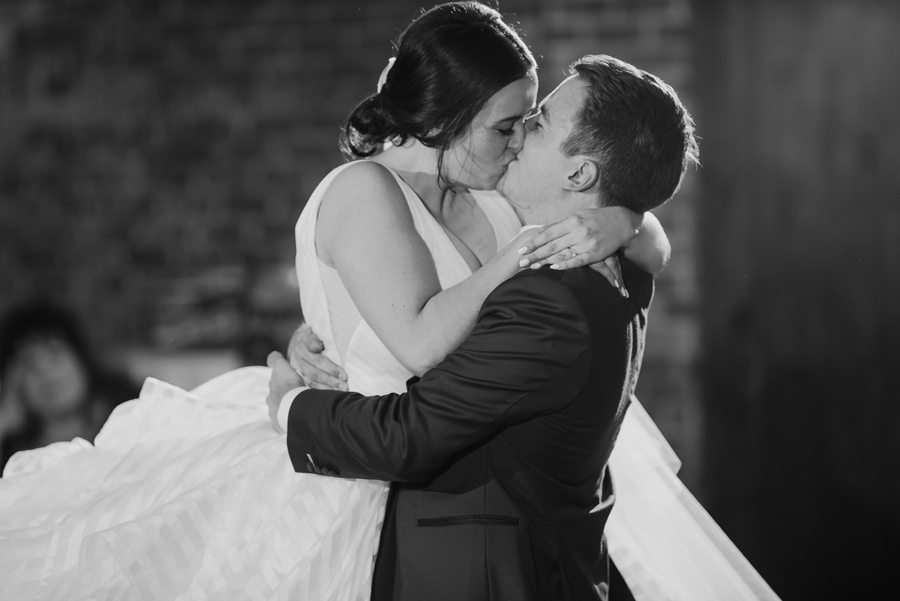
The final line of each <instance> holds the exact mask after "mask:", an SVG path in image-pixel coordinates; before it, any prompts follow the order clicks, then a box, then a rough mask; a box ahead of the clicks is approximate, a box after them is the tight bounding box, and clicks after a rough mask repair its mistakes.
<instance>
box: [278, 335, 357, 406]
mask: <svg viewBox="0 0 900 601" xmlns="http://www.w3.org/2000/svg"><path fill="white" fill-rule="evenodd" d="M324 350H325V345H324V344H323V343H322V341H321V340H320V339H319V337H318V336H316V333H315V332H313V330H312V328H311V327H309V325H308V324H305V323H304V324H301V325H300V327H298V328H297V329H296V330H295V331H294V334H293V335H292V336H291V341H290V342H289V343H288V360H289V361H290V363H291V366H292V367H293V368H294V369H296V370H297V371H298V372H300V375H301V376H303V379H304V380H306V385H307V386H309V387H310V388H328V389H331V390H344V391H346V390H347V372H345V371H344V370H343V369H341V368H340V366H339V365H335V364H334V363H333V362H331V361H330V360H329V359H328V357H326V356H325V355H324V354H322V351H324Z"/></svg>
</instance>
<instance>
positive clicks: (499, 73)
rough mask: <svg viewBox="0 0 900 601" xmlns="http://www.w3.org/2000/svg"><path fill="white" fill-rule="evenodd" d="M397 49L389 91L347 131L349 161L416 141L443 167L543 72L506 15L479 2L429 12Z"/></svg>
mask: <svg viewBox="0 0 900 601" xmlns="http://www.w3.org/2000/svg"><path fill="white" fill-rule="evenodd" d="M394 47H395V48H396V56H395V61H394V63H393V65H392V66H391V68H390V70H389V73H388V76H387V79H386V83H385V84H384V85H383V87H382V88H381V89H380V91H379V92H378V93H375V94H371V95H369V96H367V97H366V98H364V99H363V100H362V101H360V102H359V104H357V105H356V106H355V107H354V109H353V111H352V112H351V113H350V116H349V117H348V118H347V120H346V122H345V123H344V125H343V127H342V130H341V137H340V146H341V151H342V152H343V153H344V155H345V156H346V158H347V159H348V160H353V159H357V158H363V157H369V156H372V155H373V154H375V153H377V152H378V151H380V150H381V148H382V146H383V145H384V143H385V142H387V141H393V142H395V143H398V144H402V143H403V142H405V141H406V140H407V139H409V138H410V137H412V138H415V139H416V140H418V141H419V142H421V143H422V144H424V145H426V146H430V147H436V148H438V149H439V150H440V154H439V158H438V161H439V163H440V162H441V159H442V157H443V152H444V151H445V150H446V149H447V147H449V145H450V144H451V143H452V142H453V141H454V140H456V139H457V138H459V137H460V136H461V135H462V134H463V133H464V132H465V131H466V130H467V129H468V127H469V126H470V125H471V123H472V121H473V119H474V118H475V115H477V114H478V112H479V111H481V109H482V108H483V107H484V105H485V104H486V103H487V101H488V100H489V99H490V98H491V97H492V96H493V95H494V94H496V93H497V92H499V91H500V90H501V89H503V88H504V87H506V86H507V85H509V84H511V83H512V82H514V81H517V80H519V79H522V78H523V77H526V76H528V75H529V73H531V72H532V71H533V70H534V69H535V68H536V64H535V61H534V57H533V56H532V55H531V51H530V50H529V49H528V47H527V46H526V45H525V43H524V42H523V41H522V39H521V38H520V37H519V35H518V34H517V33H516V32H515V31H514V30H513V29H512V28H511V27H510V26H509V25H507V24H506V23H505V22H504V21H503V18H502V16H501V15H500V13H498V12H497V11H496V10H494V9H492V8H490V7H488V6H485V5H483V4H479V3H478V2H448V3H446V4H440V5H438V6H435V7H434V8H432V9H430V10H428V11H425V12H423V13H422V15H421V16H419V17H418V18H417V19H416V20H414V21H413V22H412V23H411V24H410V25H409V26H407V27H406V29H405V30H404V31H403V32H402V33H401V34H400V36H399V37H398V38H397V41H396V42H395V43H394ZM488 59H489V60H488Z"/></svg>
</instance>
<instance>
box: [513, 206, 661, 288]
mask: <svg viewBox="0 0 900 601" xmlns="http://www.w3.org/2000/svg"><path fill="white" fill-rule="evenodd" d="M569 246H572V247H573V248H574V249H575V250H576V251H577V252H578V255H576V256H575V257H572V256H571V254H570V253H569V252H567V250H566V249H567V248H568V247H569ZM619 249H621V250H622V252H623V254H624V255H625V256H626V257H627V258H628V259H629V260H631V261H632V262H634V263H635V264H636V265H637V266H638V267H640V268H641V269H643V270H644V271H646V272H648V273H650V274H652V275H654V276H657V275H659V274H660V273H662V270H663V269H664V268H665V266H666V264H667V263H668V261H669V257H670V256H671V253H672V247H671V246H670V244H669V239H668V237H667V236H666V232H665V230H663V227H662V224H660V222H659V220H658V219H657V218H656V216H655V215H653V213H650V212H649V211H648V212H646V213H635V212H633V211H630V210H628V209H625V208H622V207H604V208H600V209H584V210H581V211H578V212H576V213H575V214H574V215H570V216H569V217H567V218H565V219H563V220H562V221H559V222H557V223H555V224H553V225H551V226H549V227H547V228H545V229H544V230H543V231H542V232H541V233H540V234H538V235H537V236H536V237H534V238H533V239H532V240H531V241H530V242H528V243H527V244H525V245H524V246H523V251H522V253H523V255H524V256H523V257H522V261H523V262H522V265H523V266H527V265H533V264H535V263H541V264H543V263H550V264H553V265H556V266H557V268H558V269H570V268H572V267H581V266H584V265H589V264H596V263H599V262H600V261H602V260H603V259H605V258H607V257H609V256H611V255H612V254H613V253H615V252H616V251H618V250H619Z"/></svg>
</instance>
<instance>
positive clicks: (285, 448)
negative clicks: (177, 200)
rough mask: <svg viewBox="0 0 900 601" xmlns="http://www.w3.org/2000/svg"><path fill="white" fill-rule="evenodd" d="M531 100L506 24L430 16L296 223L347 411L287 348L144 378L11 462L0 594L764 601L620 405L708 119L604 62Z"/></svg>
mask: <svg viewBox="0 0 900 601" xmlns="http://www.w3.org/2000/svg"><path fill="white" fill-rule="evenodd" d="M536 96H537V64H536V61H535V60H534V57H533V56H532V54H531V52H530V50H529V49H528V47H527V46H526V45H525V44H524V42H523V41H522V40H521V38H520V37H519V36H518V34H516V32H515V31H514V30H513V29H512V28H511V27H509V25H508V24H506V23H505V22H504V21H503V19H502V16H501V15H500V14H499V13H498V12H497V11H496V10H493V9H490V8H488V7H486V6H484V5H482V4H479V3H476V2H451V3H446V4H441V5H438V6H436V7H434V8H432V9H431V10H428V11H425V12H424V13H423V14H422V15H421V16H420V17H418V18H417V19H416V20H415V21H413V23H412V24H410V25H409V26H408V27H407V28H406V29H405V30H404V32H403V33H402V34H401V35H400V37H399V38H398V41H397V44H396V55H395V60H393V61H391V62H390V63H389V67H388V68H387V69H386V70H385V72H384V73H383V74H382V77H381V78H380V80H379V85H378V90H377V92H376V93H375V94H372V95H371V96H369V97H368V98H366V99H364V100H363V101H362V102H361V103H360V104H359V105H358V106H357V107H356V108H354V110H353V112H352V113H351V115H350V117H349V118H348V121H347V123H346V125H345V127H344V129H343V134H342V138H341V144H342V150H344V151H345V154H346V155H347V157H348V158H349V159H351V160H350V162H348V163H347V164H345V165H342V166H340V167H337V168H336V169H334V170H333V171H332V172H331V173H329V174H328V175H327V176H326V177H325V178H324V179H323V180H322V182H321V183H320V185H319V186H318V187H317V188H316V190H315V191H314V192H313V194H312V196H311V197H310V198H309V200H308V201H307V203H306V206H305V208H304V209H303V211H302V213H301V215H300V218H299V220H298V221H297V225H296V230H295V235H296V244H297V256H296V263H297V276H298V281H299V287H300V296H301V304H302V308H303V314H304V318H305V319H306V321H307V323H308V324H309V326H311V328H312V330H313V331H314V332H315V333H316V335H317V336H318V337H319V338H321V342H322V343H324V352H323V353H322V356H324V357H325V358H327V359H329V360H330V361H331V362H333V363H334V364H339V365H341V367H342V368H343V369H344V370H345V371H346V375H347V382H346V386H347V387H349V388H351V389H352V390H354V391H355V392H352V393H351V392H347V391H342V390H331V391H329V390H322V389H310V390H302V391H298V390H295V388H296V387H298V386H300V385H302V383H303V382H302V380H301V378H300V376H299V375H298V374H297V373H296V372H295V371H293V369H292V367H291V365H290V364H288V363H287V362H286V360H285V359H284V358H283V357H281V356H279V355H277V354H273V355H271V356H270V362H271V367H272V369H271V370H270V369H267V368H263V367H258V366H257V367H245V368H241V369H238V370H234V371H232V372H228V373H226V374H223V375H221V376H219V377H217V378H215V379H213V380H211V381H209V382H207V383H205V384H203V385H201V386H199V387H198V388H196V389H194V390H193V391H191V392H187V391H184V390H181V389H178V388H177V387H174V386H172V385H169V384H166V383H164V382H159V381H158V380H152V379H148V381H147V383H145V385H144V389H143V390H142V392H141V396H140V398H139V399H136V400H134V401H129V402H127V403H125V404H124V405H122V406H121V407H120V408H118V409H117V410H116V412H115V413H114V414H113V415H112V416H111V417H110V419H109V420H108V421H107V423H106V424H105V425H104V427H103V430H102V431H101V432H100V434H98V436H97V438H96V440H95V441H94V445H93V446H91V445H90V444H87V443H84V441H81V443H78V442H77V441H75V442H73V443H64V444H61V445H60V446H50V447H45V448H43V449H38V450H35V451H30V452H28V453H27V454H25V453H20V454H17V455H15V456H13V458H12V459H11V460H10V462H9V464H8V465H7V468H6V471H5V473H4V477H3V478H0V597H3V598H41V599H47V600H56V599H73V598H78V599H98V598H104V599H107V598H108V599H113V598H115V599H119V598H121V599H124V598H145V599H188V598H192V599H197V598H202V599H229V600H230V599H285V600H287V599H310V600H312V599H315V600H317V601H318V600H323V601H332V600H333V601H338V600H344V599H352V600H365V599H368V598H370V596H371V598H372V599H374V600H376V601H381V600H383V599H417V600H418V599H438V600H440V599H471V600H477V599H493V600H498V599H499V600H502V599H516V600H522V599H535V600H538V599H541V600H544V599H548V600H549V599H554V600H556V599H571V600H581V599H591V600H596V599H607V598H611V599H613V600H614V601H616V600H617V599H620V598H627V597H628V595H629V594H631V595H633V596H634V598H635V599H637V601H657V600H659V599H674V600H679V601H681V600H685V601H686V600H690V601H720V600H722V599H728V600H729V601H732V600H733V601H745V600H746V601H749V600H751V599H776V597H775V596H774V594H772V593H771V590H770V589H768V587H767V586H766V585H765V582H764V581H762V580H761V579H760V578H759V576H758V574H756V573H755V571H754V570H753V568H752V566H750V565H749V564H747V563H746V560H744V559H743V557H742V556H741V555H740V553H739V552H738V551H737V550H736V549H734V547H733V545H731V544H730V541H728V540H727V537H725V536H724V534H722V533H721V531H720V530H717V527H716V526H715V524H714V522H713V521H712V520H711V519H710V518H709V516H708V515H706V514H705V512H703V509H702V508H701V507H699V506H697V505H696V501H694V500H693V497H691V496H690V493H688V492H687V491H686V490H685V489H684V488H683V485H681V483H680V482H679V481H678V479H677V476H675V473H674V471H673V467H672V464H671V461H670V455H669V454H668V453H667V452H665V449H666V448H667V447H666V445H665V441H664V440H663V439H661V436H660V435H659V434H658V432H656V431H655V427H654V426H653V424H652V421H651V420H650V419H649V417H647V416H646V413H642V412H643V409H642V407H641V406H640V403H639V402H637V401H636V399H635V398H634V397H633V396H632V394H631V393H632V392H633V389H634V385H635V382H636V380H637V376H638V372H639V369H640V363H641V357H642V351H643V344H644V332H645V329H646V324H647V321H646V320H647V310H648V307H649V304H650V300H651V297H652V293H653V280H652V275H651V274H655V273H658V272H659V270H661V269H662V265H663V264H664V263H665V260H666V258H667V255H668V240H667V239H666V238H665V233H664V232H662V229H661V227H660V226H659V223H658V221H656V220H655V218H654V217H653V216H652V214H651V213H650V212H649V210H650V209H652V208H653V207H656V206H658V205H660V204H661V203H663V202H665V201H667V200H668V199H669V198H671V196H672V195H673V194H674V193H675V191H676V190H677V188H678V185H679V183H680V181H681V178H682V175H683V173H684V171H685V169H686V168H687V167H688V166H689V165H691V164H693V163H694V162H695V161H696V152H697V147H696V141H695V139H694V135H693V123H692V121H691V118H690V116H689V115H688V113H687V111H686V110H685V109H684V107H683V106H682V104H681V102H680V101H679V100H678V97H677V95H676V94H675V93H674V91H673V90H672V89H671V88H670V87H669V86H667V85H665V84H664V83H663V82H661V81H660V80H659V79H658V78H656V77H654V76H652V75H650V74H648V73H645V72H643V71H640V70H638V69H636V68H634V67H633V66H631V65H628V64H626V63H624V62H622V61H619V60H616V59H613V58H610V57H606V56H588V57H585V58H584V59H582V60H580V61H578V62H577V63H576V64H575V66H574V70H573V74H572V77H570V78H568V79H567V80H565V81H564V82H563V83H562V84H561V85H560V86H559V87H558V88H557V89H556V90H555V91H554V92H553V93H551V94H550V95H549V96H548V97H547V99H546V100H545V101H544V102H543V103H542V104H541V105H540V107H539V109H537V110H536V111H534V110H532V109H533V107H534V106H535V104H536V102H535V101H536ZM526 117H527V118H526ZM526 129H527V135H526ZM495 189H499V191H500V192H501V193H503V194H504V195H505V196H506V197H508V199H509V200H508V201H507V200H506V199H505V198H503V197H501V196H500V195H498V194H496V193H495V192H492V191H493V190H495ZM573 213H575V214H577V218H574V219H573V218H571V217H566V216H568V215H572V214H573ZM564 217H566V219H562V218H564ZM560 219H562V221H560ZM523 223H525V224H526V225H544V224H552V225H550V227H549V228H547V229H546V230H544V231H543V232H542V233H540V234H538V235H537V236H536V237H534V234H535V232H534V231H531V230H529V231H525V232H522V233H520V229H521V228H522V224H523ZM508 240H512V242H510V243H508V244H507V243H506V241H508ZM523 247H524V248H525V249H526V252H528V253H529V254H528V255H526V257H525V258H524V259H523V257H522V256H521V255H520V252H519V249H520V248H523ZM617 249H621V255H622V257H621V266H619V265H618V264H617V263H616V262H615V261H612V265H611V266H607V267H604V260H605V259H606V257H608V256H610V255H611V254H613V253H614V251H616V250H617ZM522 261H524V262H525V263H526V264H527V263H528V262H529V261H531V262H532V264H534V265H539V264H545V265H546V264H548V263H549V264H550V266H549V267H546V266H545V268H542V269H526V270H522V269H521V267H522V264H521V262H522ZM535 261H537V262H535ZM588 264H591V267H590V268H582V267H583V266H585V265H588ZM573 267H578V268H577V269H571V268H573ZM620 270H621V272H620ZM623 283H624V284H625V285H626V286H627V292H625V291H624V290H625V287H624V286H623V285H622V284H623ZM293 348H295V347H292V349H293ZM291 358H292V362H293V363H294V364H295V365H297V366H298V368H299V369H301V371H303V373H304V375H305V376H306V380H307V382H310V381H315V380H316V379H317V378H320V377H321V376H319V375H317V374H316V373H315V371H309V370H306V368H305V367H303V366H304V365H310V364H319V365H321V364H322V357H318V356H316V357H314V356H312V355H303V353H302V350H301V351H300V353H299V355H298V354H295V353H292V357H291ZM416 375H417V376H420V377H413V376H416ZM338 388H340V386H338ZM403 390H406V392H403ZM267 397H268V398H267ZM266 398H267V402H266V401H265V400H264V399H266ZM267 411H268V413H267ZM270 422H273V423H274V424H275V428H273V427H272V424H271V423H270ZM276 429H280V430H285V431H286V432H287V436H286V437H285V436H284V435H283V434H281V433H279V432H277V431H276ZM285 438H286V440H285ZM82 443H83V444H82ZM321 475H331V476H334V477H321ZM389 482H390V483H391V484H388V483H389ZM614 501H615V504H614V503H613V502H614ZM692 503H693V504H692ZM607 542H608V553H607ZM607 555H608V557H609V559H611V560H612V564H614V565H615V567H616V568H618V571H619V572H620V573H621V576H622V578H623V579H624V583H621V584H622V586H619V587H617V586H616V581H614V580H613V581H612V582H613V585H612V586H610V582H611V581H610V578H609V573H610V572H609V570H610V568H609V567H608V566H609V564H610V562H609V560H608V557H607ZM626 585H627V586H626Z"/></svg>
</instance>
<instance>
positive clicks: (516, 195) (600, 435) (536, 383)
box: [269, 56, 696, 601]
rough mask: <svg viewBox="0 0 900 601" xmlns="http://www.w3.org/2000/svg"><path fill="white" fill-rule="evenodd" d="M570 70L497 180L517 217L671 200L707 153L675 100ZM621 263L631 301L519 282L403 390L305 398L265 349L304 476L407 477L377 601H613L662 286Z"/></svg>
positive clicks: (574, 276) (627, 81) (500, 291)
mask: <svg viewBox="0 0 900 601" xmlns="http://www.w3.org/2000/svg"><path fill="white" fill-rule="evenodd" d="M573 73H574V75H573V76H572V77H570V78H569V79H567V80H565V81H564V82H563V83H562V84H561V85H560V86H559V87H558V88H557V89H556V90H554V91H553V92H552V93H551V94H550V95H549V96H548V97H547V98H546V99H545V100H544V102H543V103H542V104H541V108H540V110H539V112H538V114H537V115H535V116H533V117H531V118H529V120H528V121H527V124H528V135H527V137H526V140H525V145H524V147H523V149H522V151H521V153H520V154H519V156H518V158H517V160H516V161H514V162H513V163H511V164H510V166H509V169H508V171H507V173H506V174H505V176H504V179H503V180H501V182H500V188H499V189H500V191H501V192H503V193H504V195H506V196H507V197H508V198H510V199H515V200H514V202H513V204H514V206H515V207H516V211H517V213H518V214H519V216H520V218H521V219H522V220H523V222H524V223H527V224H542V223H552V222H555V221H558V220H560V219H562V218H564V217H566V216H568V215H569V214H571V213H573V212H575V211H576V210H578V209H582V208H593V207H597V206H603V205H614V204H615V205H622V206H626V207H629V208H631V209H632V210H635V211H637V212H643V211H646V210H649V209H652V208H653V207H655V206H658V205H660V204H662V203H663V202H665V201H666V200H668V199H669V198H671V196H672V195H673V194H674V193H675V191H676V189H677V187H678V185H679V183H680V181H681V177H682V174H683V173H684V170H685V167H686V166H687V165H688V164H689V163H691V162H693V161H695V158H696V142H695V141H694V138H693V123H692V121H691V118H690V116H689V115H688V114H687V112H686V111H685V109H684V107H683V106H682V105H681V103H680V101H679V100H678V98H677V96H676V95H675V93H674V91H672V89H671V88H669V87H668V86H666V85H665V84H663V83H662V82H660V81H659V80H658V79H657V78H655V77H653V76H652V75H649V74H647V73H645V72H643V71H639V70H637V69H635V68H634V67H632V66H631V65H628V64H626V63H623V62H621V61H618V60H616V59H613V58H610V57H605V56H588V57H585V58H583V59H581V60H580V61H578V62H577V63H576V64H575V65H574V67H573ZM567 252H568V251H567ZM573 253H574V251H573ZM622 267H623V272H624V275H625V278H626V280H627V282H628V288H629V292H630V297H629V298H623V297H622V296H620V294H619V293H618V292H617V290H616V289H615V288H614V287H613V286H611V285H610V284H609V283H608V282H607V281H606V279H605V278H604V277H603V276H601V275H600V274H598V273H597V272H595V271H593V270H591V269H589V268H578V269H573V270H568V271H555V270H552V269H549V268H544V269H540V270H524V271H522V272H520V273H519V274H517V275H516V276H515V277H513V278H511V279H510V280H508V281H507V282H505V283H503V284H501V285H500V286H498V287H497V289H496V290H494V292H493V293H492V294H491V295H490V296H489V297H488V298H487V300H486V301H485V302H484V305H483V306H482V309H481V312H480V313H479V316H478V321H477V324H476V325H475V328H474V330H473V332H472V334H471V335H470V336H469V338H468V339H467V340H466V341H465V342H464V343H463V344H462V345H461V346H460V347H459V348H458V349H457V350H456V351H454V352H453V353H451V354H450V355H448V356H447V357H446V358H445V359H444V360H443V361H442V362H441V363H440V364H439V365H438V366H437V367H435V368H434V369H431V370H429V371H428V372H427V373H425V374H424V375H423V376H422V378H421V379H415V378H414V379H413V380H410V383H409V387H408V390H407V392H405V393H402V394H389V395H385V396H376V397H363V396H361V395H359V394H356V393H351V392H342V391H333V390H312V389H306V390H302V391H299V392H297V391H294V390H292V389H294V388H295V387H297V386H301V385H302V380H301V379H300V377H299V376H298V374H297V373H296V372H295V371H294V370H293V369H292V368H291V367H290V365H289V364H288V363H287V362H286V361H285V360H284V358H283V357H281V355H280V354H278V353H273V354H272V355H270V358H269V359H270V361H269V363H270V365H271V366H272V367H273V373H272V379H271V382H270V395H269V404H270V411H271V413H272V414H273V421H275V422H276V427H280V428H281V429H284V430H286V431H287V444H288V450H289V453H290V456H291V460H292V462H293V465H294V467H295V469H296V470H297V471H299V472H310V471H315V472H317V473H321V474H326V475H333V476H339V477H343V478H371V479H379V480H390V481H393V482H394V485H393V486H392V489H391V496H390V499H389V501H388V507H387V514H386V517H385V523H384V528H383V531H382V538H381V544H380V547H379V552H378V558H377V561H376V566H375V576H374V582H373V591H372V599H373V601H382V600H388V599H395V600H417V601H418V600H422V599H435V600H441V599H447V600H457V599H466V600H478V599H485V600H486V599H509V600H517V601H519V600H562V599H571V600H581V599H591V600H595V599H607V597H608V594H609V586H608V559H607V555H606V547H605V541H604V538H603V529H604V525H605V523H606V520H607V517H608V516H609V512H610V510H611V509H612V505H613V501H614V500H615V495H614V492H613V485H612V482H611V480H610V476H609V472H608V469H607V460H608V458H609V454H610V451H611V449H612V447H613V444H614V442H615V439H616V435H617V434H618V430H619V426H620V424H621V421H622V418H623V416H624V413H625V411H626V409H627V407H628V402H629V397H630V395H631V393H632V391H633V389H634V385H635V382H636V380H637V376H638V371H639V368H640V363H641V357H642V352H643V345H644V331H645V327H646V316H647V309H648V307H649V305H650V299H651V296H652V294H653V281H652V278H651V277H650V275H648V274H646V273H644V272H642V271H640V270H638V269H637V268H636V267H635V266H634V265H632V264H631V263H629V262H628V261H627V260H624V259H623V260H622Z"/></svg>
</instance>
